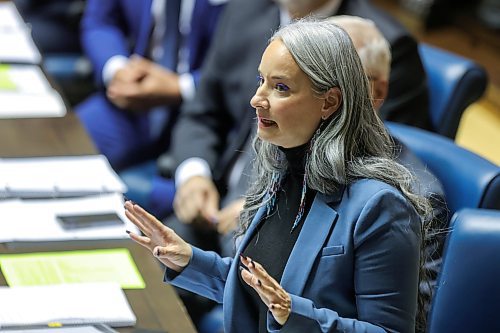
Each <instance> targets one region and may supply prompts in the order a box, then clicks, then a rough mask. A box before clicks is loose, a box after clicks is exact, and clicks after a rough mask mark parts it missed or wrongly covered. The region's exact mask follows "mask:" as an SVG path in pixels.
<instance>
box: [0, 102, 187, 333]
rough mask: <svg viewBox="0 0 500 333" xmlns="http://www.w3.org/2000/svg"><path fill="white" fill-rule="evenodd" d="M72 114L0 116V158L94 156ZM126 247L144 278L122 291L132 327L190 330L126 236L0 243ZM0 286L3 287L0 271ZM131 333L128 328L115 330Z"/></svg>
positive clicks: (38, 247) (13, 248)
mask: <svg viewBox="0 0 500 333" xmlns="http://www.w3.org/2000/svg"><path fill="white" fill-rule="evenodd" d="M95 153H96V150H95V148H94V146H93V144H92V142H91V141H90V140H89V138H88V136H87V134H86V132H85V130H84V129H83V128H82V126H81V125H80V123H79V121H78V118H77V117H76V116H75V115H74V114H73V113H71V112H70V113H68V114H67V115H66V116H65V117H63V118H54V119H15V120H14V119H9V120H0V157H25V156H55V155H84V154H95ZM118 247H126V248H128V249H129V250H130V251H131V253H132V256H133V258H134V261H135V262H136V265H137V266H138V268H139V271H140V272H141V274H142V276H143V278H144V280H145V282H146V288H145V289H143V290H126V291H125V293H126V295H127V299H128V300H129V303H130V305H131V307H132V309H133V311H134V313H135V315H136V317H137V324H136V326H135V327H136V328H143V329H150V330H158V331H166V332H169V333H178V332H179V333H184V332H186V333H191V332H196V330H195V328H194V325H193V323H192V322H191V319H190V318H189V316H188V314H187V312H186V310H185V307H184V305H183V304H182V302H181V301H180V299H179V297H178V296H177V294H176V293H175V291H174V289H173V288H172V287H171V286H170V285H167V284H164V283H163V282H162V278H163V269H162V268H161V267H160V264H159V262H158V261H157V260H156V259H155V258H154V257H153V256H152V255H151V254H150V253H149V252H148V251H146V250H145V249H143V248H142V247H140V246H138V245H136V244H135V243H133V242H132V241H131V240H128V239H127V240H108V241H72V242H46V243H10V244H1V243H0V253H4V254H5V253H32V252H47V251H62V250H85V249H97V248H100V249H102V248H118ZM0 285H6V281H5V278H4V277H3V275H1V274H0ZM120 331H121V332H133V331H134V328H124V329H120Z"/></svg>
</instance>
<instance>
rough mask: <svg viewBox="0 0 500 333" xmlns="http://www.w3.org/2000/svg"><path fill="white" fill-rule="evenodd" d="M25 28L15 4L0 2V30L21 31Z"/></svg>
mask: <svg viewBox="0 0 500 333" xmlns="http://www.w3.org/2000/svg"><path fill="white" fill-rule="evenodd" d="M25 26H26V24H25V23H24V21H23V18H22V17H21V15H20V14H19V12H18V10H17V8H16V5H14V3H13V2H11V1H9V2H0V30H7V29H19V28H23V27H25Z"/></svg>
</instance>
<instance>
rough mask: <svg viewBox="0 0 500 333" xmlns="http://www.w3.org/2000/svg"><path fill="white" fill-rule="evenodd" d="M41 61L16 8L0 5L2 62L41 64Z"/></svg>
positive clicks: (7, 3) (0, 59)
mask: <svg viewBox="0 0 500 333" xmlns="http://www.w3.org/2000/svg"><path fill="white" fill-rule="evenodd" d="M41 60H42V56H41V55H40V52H39V51H38V49H37V47H36V46H35V43H34V42H33V39H32V38H31V35H30V31H29V29H28V27H27V26H26V25H25V24H24V22H23V20H22V18H21V15H19V12H18V11H17V8H16V6H15V5H14V4H13V3H11V2H5V3H0V62H13V63H30V64H39V63H40V62H41Z"/></svg>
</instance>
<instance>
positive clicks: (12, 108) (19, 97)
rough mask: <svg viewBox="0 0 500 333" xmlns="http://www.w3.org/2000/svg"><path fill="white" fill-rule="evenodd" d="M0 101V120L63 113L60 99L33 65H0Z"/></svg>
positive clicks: (64, 108)
mask: <svg viewBox="0 0 500 333" xmlns="http://www.w3.org/2000/svg"><path fill="white" fill-rule="evenodd" d="M0 35H1V33H0ZM0 100H1V101H2V103H0V118H47V117H62V116H64V115H65V114H66V106H65V105H64V102H63V100H62V98H61V96H60V95H59V93H58V92H57V91H56V90H55V89H53V88H52V87H51V86H50V84H49V82H48V81H47V78H46V77H45V75H44V74H43V72H42V70H41V69H40V68H39V67H38V66H35V65H8V64H0Z"/></svg>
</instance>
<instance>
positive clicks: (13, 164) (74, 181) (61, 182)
mask: <svg viewBox="0 0 500 333" xmlns="http://www.w3.org/2000/svg"><path fill="white" fill-rule="evenodd" d="M126 191H127V188H126V186H125V184H124V183H123V182H122V181H121V179H120V178H119V177H118V175H117V174H116V173H115V172H114V170H113V169H112V168H111V166H110V165H109V162H108V160H107V159H106V157H104V156H103V155H85V156H63V157H30V158H5V159H0V198H1V197H3V198H9V197H35V198H44V197H45V198H52V197H67V196H79V195H89V194H102V193H112V192H119V193H125V192H126Z"/></svg>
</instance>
